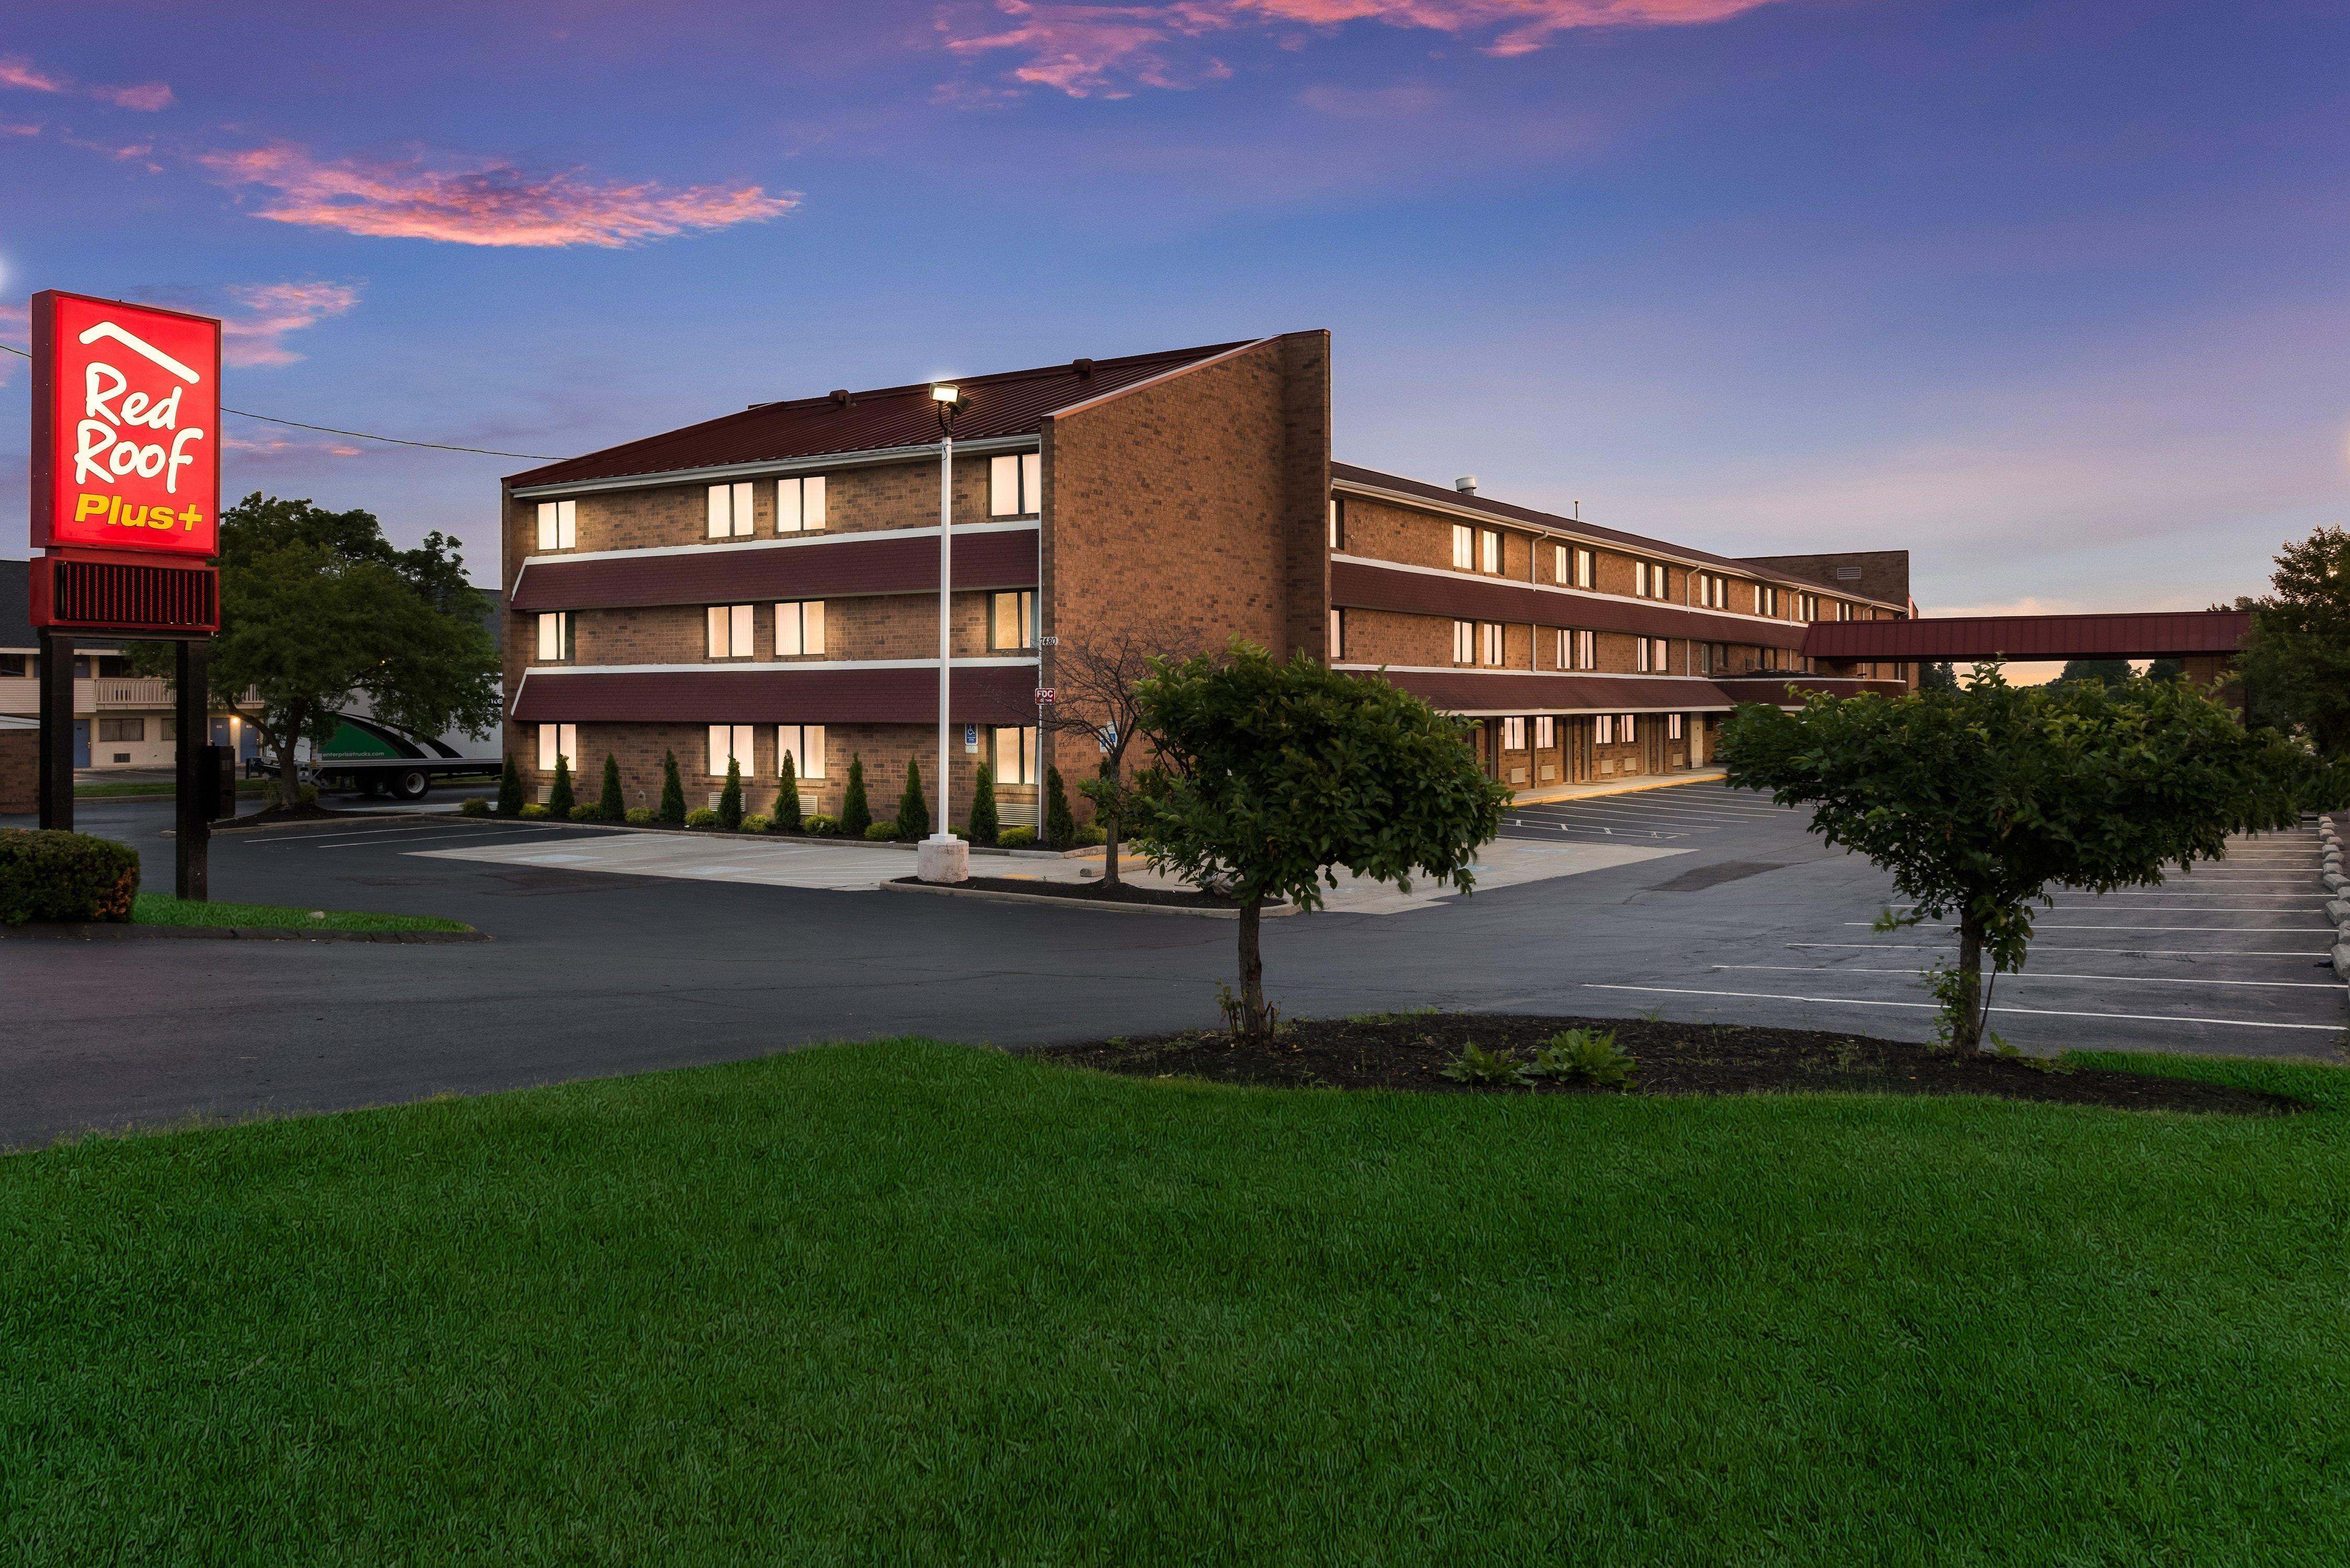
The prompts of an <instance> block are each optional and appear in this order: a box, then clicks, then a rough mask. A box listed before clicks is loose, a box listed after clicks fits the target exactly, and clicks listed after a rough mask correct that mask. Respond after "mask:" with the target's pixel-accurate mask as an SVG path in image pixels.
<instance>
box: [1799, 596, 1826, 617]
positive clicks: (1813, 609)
mask: <svg viewBox="0 0 2350 1568" xmlns="http://www.w3.org/2000/svg"><path fill="white" fill-rule="evenodd" d="M1795 618H1796V619H1797V620H1817V619H1819V618H1820V596H1819V595H1817V594H1797V595H1796V596H1795Z"/></svg>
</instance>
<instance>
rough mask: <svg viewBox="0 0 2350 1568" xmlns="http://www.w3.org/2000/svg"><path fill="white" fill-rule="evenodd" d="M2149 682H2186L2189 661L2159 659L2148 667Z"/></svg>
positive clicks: (2147, 676)
mask: <svg viewBox="0 0 2350 1568" xmlns="http://www.w3.org/2000/svg"><path fill="white" fill-rule="evenodd" d="M2146 678H2147V680H2185V679H2186V678H2187V661H2186V660H2185V659H2156V660H2154V661H2153V662H2152V663H2151V664H2148V665H2147V667H2146Z"/></svg>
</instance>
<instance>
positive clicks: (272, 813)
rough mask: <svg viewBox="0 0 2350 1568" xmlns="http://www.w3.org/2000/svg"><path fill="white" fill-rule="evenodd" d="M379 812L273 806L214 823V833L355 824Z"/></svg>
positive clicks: (314, 806)
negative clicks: (288, 825) (309, 824)
mask: <svg viewBox="0 0 2350 1568" xmlns="http://www.w3.org/2000/svg"><path fill="white" fill-rule="evenodd" d="M381 815H384V814H383V813H381V812H369V811H330V810H328V808H327V807H325V806H323V805H291V806H288V805H273V806H267V807H265V808H264V809H262V810H260V811H249V812H246V813H245V814H244V815H242V816H240V817H237V818H236V819H235V820H234V821H232V822H215V823H213V832H214V833H223V832H227V833H234V832H237V831H239V830H240V829H243V828H247V827H282V826H285V825H286V823H289V822H357V821H359V820H361V819H363V818H366V817H370V816H381Z"/></svg>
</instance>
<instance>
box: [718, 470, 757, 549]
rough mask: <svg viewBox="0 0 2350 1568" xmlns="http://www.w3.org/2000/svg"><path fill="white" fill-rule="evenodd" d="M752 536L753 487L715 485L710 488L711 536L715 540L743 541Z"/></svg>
mask: <svg viewBox="0 0 2350 1568" xmlns="http://www.w3.org/2000/svg"><path fill="white" fill-rule="evenodd" d="M750 534H751V485H750V483H748V482H747V481H746V482H744V483H741V484H713V485H712V486H711V487H710V536H711V537H712V538H713V539H743V538H748V537H749V536H750Z"/></svg>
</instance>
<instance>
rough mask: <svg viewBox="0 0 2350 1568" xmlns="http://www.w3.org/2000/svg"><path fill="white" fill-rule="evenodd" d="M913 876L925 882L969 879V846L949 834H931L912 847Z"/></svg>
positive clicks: (964, 880) (965, 880)
mask: <svg viewBox="0 0 2350 1568" xmlns="http://www.w3.org/2000/svg"><path fill="white" fill-rule="evenodd" d="M914 875H915V876H917V877H920V878H921V879H922V880H923V881H925V882H967V881H969V880H970V879H971V846H970V845H968V844H965V843H964V842H963V841H962V839H960V838H957V837H956V836H954V835H953V834H951V833H933V834H931V836H929V837H928V838H925V839H923V840H922V841H921V843H920V844H919V845H917V846H915V847H914Z"/></svg>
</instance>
